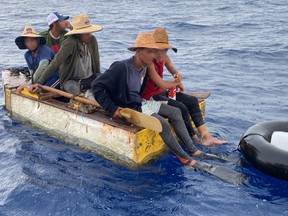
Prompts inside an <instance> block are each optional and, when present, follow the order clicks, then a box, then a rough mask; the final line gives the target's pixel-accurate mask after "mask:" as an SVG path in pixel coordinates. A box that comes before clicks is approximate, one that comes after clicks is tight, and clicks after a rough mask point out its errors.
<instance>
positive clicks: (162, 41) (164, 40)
mask: <svg viewBox="0 0 288 216" xmlns="http://www.w3.org/2000/svg"><path fill="white" fill-rule="evenodd" d="M153 35H154V38H155V41H156V43H157V45H158V46H159V47H160V49H172V50H173V51H174V52H177V48H175V47H173V46H171V45H169V37H168V34H167V31H166V30H165V29H164V28H156V29H155V30H154V31H153Z"/></svg>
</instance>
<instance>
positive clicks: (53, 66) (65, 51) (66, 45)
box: [37, 39, 75, 85]
mask: <svg viewBox="0 0 288 216" xmlns="http://www.w3.org/2000/svg"><path fill="white" fill-rule="evenodd" d="M74 43H75V42H74V41H72V40H68V39H67V40H65V41H64V42H63V43H62V45H61V49H60V50H59V52H58V53H57V54H56V56H55V57H54V59H53V60H52V62H51V63H50V64H49V66H48V67H47V68H46V70H45V71H44V72H43V73H42V75H41V77H40V78H39V79H38V82H37V83H39V84H41V85H44V83H45V82H46V81H47V80H48V79H49V77H50V76H51V75H52V74H53V73H54V72H55V71H56V70H57V69H58V68H59V67H60V65H61V64H62V63H64V62H65V60H66V59H67V58H68V57H69V55H70V54H71V53H72V52H73V49H74V47H75V46H74Z"/></svg>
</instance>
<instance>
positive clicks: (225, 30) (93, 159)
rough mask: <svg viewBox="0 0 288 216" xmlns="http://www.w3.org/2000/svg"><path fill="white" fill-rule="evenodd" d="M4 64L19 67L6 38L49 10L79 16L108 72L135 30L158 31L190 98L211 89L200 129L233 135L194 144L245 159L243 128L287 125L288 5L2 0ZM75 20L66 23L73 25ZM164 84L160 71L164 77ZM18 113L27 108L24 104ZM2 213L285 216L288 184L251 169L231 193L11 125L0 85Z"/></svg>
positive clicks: (175, 169)
mask: <svg viewBox="0 0 288 216" xmlns="http://www.w3.org/2000/svg"><path fill="white" fill-rule="evenodd" d="M1 5H2V13H1V14H0V24H1V25H0V44H1V48H2V52H1V53H0V68H6V67H11V66H23V65H25V61H24V58H23V55H24V51H20V50H18V48H17V47H16V45H15V44H14V39H15V38H16V37H17V36H18V35H20V34H21V32H22V30H23V27H24V25H30V24H31V25H34V26H35V28H36V30H37V31H42V30H45V29H47V24H46V22H45V18H46V16H47V15H48V14H49V13H50V12H53V11H59V12H61V13H63V14H68V15H70V16H71V17H72V16H74V15H77V14H79V13H87V14H88V15H89V16H90V18H91V22H92V24H99V25H102V26H103V27H104V30H103V31H102V32H98V33H95V34H94V35H95V36H96V37H97V39H98V43H99V49H100V54H101V68H102V70H103V71H104V70H105V69H106V68H108V67H109V66H110V64H111V63H112V62H113V61H116V60H121V59H125V58H128V57H130V56H131V55H132V53H131V52H129V51H127V49H126V48H127V47H128V46H131V45H133V43H134V40H135V37H136V35H137V34H138V33H139V32H148V31H152V30H153V29H154V28H155V27H160V26H161V27H165V28H166V29H167V30H168V32H169V36H170V43H171V44H172V45H174V46H176V47H177V48H178V50H179V52H178V53H177V54H175V53H173V52H169V54H170V56H171V58H172V59H173V62H174V64H175V65H176V66H177V68H178V69H179V71H180V72H181V73H182V74H183V76H184V84H185V86H186V91H210V92H212V96H211V97H210V98H209V99H208V100H207V108H206V111H207V118H206V120H207V125H208V127H209V129H210V131H211V132H212V133H213V135H215V136H217V137H220V138H223V139H227V140H229V145H226V146H222V147H219V148H209V149H208V148H202V149H203V150H207V151H211V152H224V153H229V154H231V155H234V156H237V157H241V154H240V153H239V152H238V151H235V150H236V149H237V146H238V143H239V139H240V137H241V135H242V134H243V133H244V132H245V130H246V129H247V128H248V127H250V126H252V125H254V124H256V123H258V122H262V121H267V120H285V119H286V120H287V118H288V115H287V114H288V100H287V92H288V78H287V72H288V1H286V0H278V1H271V0H270V1H268V0H262V1H260V0H254V1H251V0H239V1H231V0H221V1H219V0H215V1H208V0H203V1H189V0H182V1H176V0H168V1H164V0H159V1H151V0H149V1H148V0H144V1H137V2H136V1H128V0H123V1H116V0H111V1H109V2H105V1H91V0H83V1H76V0H70V1H65V2H63V1H62V2H60V1H55V0H50V1H32V0H24V1H16V0H10V1H5V2H4V1H2V2H1ZM70 20H71V19H70ZM165 78H166V79H169V77H168V76H166V77H165ZM23 109H25V107H23ZM0 134H1V136H0V143H1V144H0V215H1V216H2V215H7V216H8V215H9V216H10V215H21V216H22V215H85V216H86V215H240V214H241V215H269V216H270V215H277V216H278V215H288V192H287V187H288V183H287V182H285V181H281V180H278V179H275V178H272V177H270V176H267V175H265V174H263V173H261V172H260V171H258V170H257V169H255V168H254V167H253V166H251V165H249V164H247V163H243V165H242V166H238V165H232V164H227V166H229V167H231V168H233V169H235V170H237V171H239V172H243V173H245V174H246V175H247V176H249V181H248V183H247V184H246V185H242V186H233V185H229V184H226V183H224V182H222V181H220V180H218V179H216V178H214V177H212V176H209V175H206V174H203V173H200V172H195V171H193V170H188V169H186V168H185V167H183V166H182V164H181V163H180V162H179V161H178V160H177V158H175V156H174V155H173V154H172V153H168V154H165V155H163V157H161V158H160V159H159V160H158V161H156V162H154V163H152V164H149V165H147V166H145V167H143V168H140V169H137V170H132V169H128V168H126V167H123V166H120V165H117V164H114V163H112V162H110V161H108V160H106V159H104V158H102V157H101V156H99V155H96V154H93V153H90V152H86V151H83V150H81V149H79V148H77V147H75V146H71V145H68V144H65V143H64V142H62V141H59V140H57V139H54V138H51V137H49V136H48V135H46V134H45V133H43V132H41V131H39V130H36V129H33V128H32V127H30V126H26V125H23V124H20V123H19V122H18V121H17V120H15V119H13V118H11V117H10V116H9V115H8V114H7V112H6V111H5V107H4V98H3V90H2V88H1V90H0Z"/></svg>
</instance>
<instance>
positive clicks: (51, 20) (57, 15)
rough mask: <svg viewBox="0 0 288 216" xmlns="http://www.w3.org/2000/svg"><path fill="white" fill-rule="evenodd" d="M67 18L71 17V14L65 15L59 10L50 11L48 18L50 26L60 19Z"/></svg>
mask: <svg viewBox="0 0 288 216" xmlns="http://www.w3.org/2000/svg"><path fill="white" fill-rule="evenodd" d="M67 19H69V16H63V15H62V14H60V13H58V12H54V13H50V14H49V15H48V16H47V18H46V20H47V23H48V26H50V25H51V24H53V23H54V22H56V21H58V20H67Z"/></svg>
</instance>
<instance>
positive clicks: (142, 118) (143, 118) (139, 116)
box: [38, 85, 162, 132]
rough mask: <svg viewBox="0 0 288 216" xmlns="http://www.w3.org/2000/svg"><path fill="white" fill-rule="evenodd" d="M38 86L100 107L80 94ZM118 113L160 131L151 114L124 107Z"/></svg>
mask: <svg viewBox="0 0 288 216" xmlns="http://www.w3.org/2000/svg"><path fill="white" fill-rule="evenodd" d="M38 87H39V88H41V89H43V90H45V91H47V92H53V93H55V94H58V95H61V96H63V97H66V98H69V99H72V98H73V100H76V101H79V102H80V103H83V104H87V105H91V106H94V107H101V106H100V105H99V104H98V103H97V102H96V101H92V100H89V99H86V98H83V97H80V96H75V95H73V94H70V93H68V92H65V91H61V90H58V89H54V88H51V87H49V86H44V85H38ZM120 114H121V115H122V117H124V118H125V119H126V120H127V121H129V122H131V123H132V124H134V125H137V126H139V127H144V128H147V129H150V130H153V131H156V132H162V125H161V123H160V121H159V120H158V119H157V118H155V117H153V116H149V115H145V114H143V113H141V112H137V111H135V110H132V109H129V108H124V109H123V110H121V112H120Z"/></svg>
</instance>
